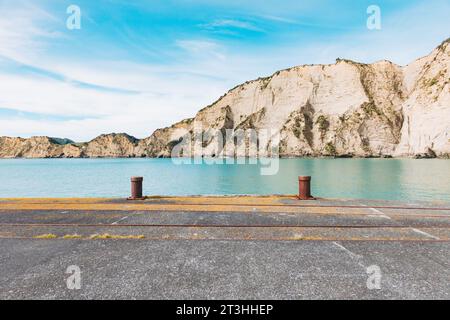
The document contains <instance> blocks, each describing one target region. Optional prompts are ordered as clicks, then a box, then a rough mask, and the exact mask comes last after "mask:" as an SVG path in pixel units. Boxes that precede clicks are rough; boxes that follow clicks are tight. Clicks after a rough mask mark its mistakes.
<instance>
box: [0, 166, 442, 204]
mask: <svg viewBox="0 0 450 320" xmlns="http://www.w3.org/2000/svg"><path fill="white" fill-rule="evenodd" d="M279 167H280V168H279V172H278V174H276V175H273V176H262V175H261V174H260V172H261V171H260V165H249V164H247V165H237V164H234V165H206V164H201V165H176V164H174V163H173V162H172V160H171V159H36V160H34V159H33V160H26V159H11V160H9V159H6V160H0V182H1V183H0V198H1V197H125V196H128V195H129V185H130V182H129V178H130V177H131V176H134V175H139V176H144V178H145V180H144V192H145V194H146V195H226V194H261V195H265V194H294V193H296V192H297V186H298V182H297V176H299V175H311V176H313V183H312V187H313V193H314V195H315V196H319V197H329V198H357V199H386V200H445V201H450V160H440V159H435V160H413V159H281V160H280V165H279Z"/></svg>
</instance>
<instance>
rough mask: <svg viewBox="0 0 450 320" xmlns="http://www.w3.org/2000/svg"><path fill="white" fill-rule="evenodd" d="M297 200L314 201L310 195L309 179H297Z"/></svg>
mask: <svg viewBox="0 0 450 320" xmlns="http://www.w3.org/2000/svg"><path fill="white" fill-rule="evenodd" d="M298 198H299V199H300V200H315V198H314V197H313V196H312V195H311V177H298Z"/></svg>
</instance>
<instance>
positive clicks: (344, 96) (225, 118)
mask: <svg viewBox="0 0 450 320" xmlns="http://www.w3.org/2000/svg"><path fill="white" fill-rule="evenodd" d="M199 125H201V127H202V129H201V130H202V133H203V135H204V137H208V138H207V139H204V141H203V142H202V146H203V148H202V149H200V150H197V151H195V155H198V156H200V155H202V156H244V155H253V154H252V153H251V152H250V153H248V151H249V150H241V151H235V150H233V148H231V147H232V146H230V145H229V144H230V143H231V144H233V143H235V142H233V141H225V142H224V143H223V144H222V143H219V145H220V146H222V145H224V146H225V148H221V147H220V148H217V145H218V140H217V138H215V135H216V133H218V132H221V133H224V132H225V131H226V130H227V129H234V130H236V129H244V130H245V129H255V130H256V131H261V130H265V129H270V130H271V132H279V133H280V149H279V150H280V151H279V152H280V155H281V156H285V157H295V156H299V157H300V156H355V157H446V158H448V157H450V40H449V39H448V40H446V41H444V42H443V43H442V44H441V45H440V46H439V47H437V48H436V49H435V50H433V52H432V53H431V54H429V55H428V56H426V57H423V58H420V59H418V60H416V61H414V62H412V63H411V64H409V65H407V66H403V67H402V66H398V65H395V64H393V63H391V62H389V61H380V62H376V63H373V64H362V63H357V62H353V61H349V60H344V59H338V60H337V61H336V63H335V64H332V65H305V66H298V67H294V68H291V69H287V70H282V71H278V72H276V73H275V74H273V75H272V76H270V77H267V78H260V79H257V80H254V81H248V82H246V83H244V84H242V85H239V86H237V87H236V88H233V89H232V90H230V91H229V92H228V93H226V94H225V95H224V96H222V97H221V98H220V99H219V100H218V101H216V102H215V103H213V104H212V105H210V106H208V107H206V108H204V109H202V110H200V111H199V112H198V113H197V115H196V116H195V118H193V119H187V120H184V121H181V122H179V123H177V124H174V125H173V126H171V127H168V128H164V129H158V130H156V131H155V132H154V133H153V134H152V135H151V136H150V137H148V138H145V139H142V140H138V139H136V138H134V137H131V136H128V135H126V134H109V135H102V136H100V137H97V138H95V139H94V140H92V141H90V142H87V143H81V144H75V143H71V142H70V141H63V140H62V141H61V140H57V139H55V138H48V137H33V138H30V139H22V138H9V137H0V157H3V158H5V157H9V158H11V157H27V158H35V157H169V156H171V151H172V149H173V147H174V146H175V145H177V144H178V143H179V141H181V140H182V139H183V137H184V138H185V139H186V134H187V133H191V134H192V133H193V132H194V131H195V128H194V126H199ZM227 146H228V147H227ZM246 152H247V153H246Z"/></svg>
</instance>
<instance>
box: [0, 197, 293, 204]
mask: <svg viewBox="0 0 450 320" xmlns="http://www.w3.org/2000/svg"><path fill="white" fill-rule="evenodd" d="M281 200H296V198H295V196H217V197H211V196H208V197H202V196H199V197H148V198H147V199H146V200H145V201H143V203H156V204H157V203H161V202H167V203H170V204H198V205H201V204H218V205H227V204H228V205H234V204H245V205H252V204H254V205H258V204H260V205H263V204H264V205H283V204H282V203H281V202H280V201H281ZM112 201H124V199H119V198H0V204H1V203H2V202H6V203H28V204H36V203H41V204H44V203H52V204H53V203H64V204H72V203H111V202H112ZM130 203H132V202H130Z"/></svg>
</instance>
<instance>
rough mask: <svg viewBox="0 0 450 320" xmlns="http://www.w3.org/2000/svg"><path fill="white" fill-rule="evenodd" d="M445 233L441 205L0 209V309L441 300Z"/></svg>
mask: <svg viewBox="0 0 450 320" xmlns="http://www.w3.org/2000/svg"><path fill="white" fill-rule="evenodd" d="M449 226H450V205H449V204H446V203H441V202H439V203H432V204H427V203H414V204H409V205H407V206H405V205H403V204H401V203H393V202H389V203H388V202H382V201H356V200H352V201H345V200H319V201H316V202H299V201H297V200H296V199H295V198H294V197H291V196H286V197H206V198H205V197H190V198H189V197H184V198H150V199H148V200H146V201H139V202H128V201H124V200H121V199H0V270H1V274H2V277H0V298H3V299H22V298H24V299H38V298H44V299H55V298H75V299H91V298H101V299H114V298H119V299H126V298H142V299H166V298H171V299H314V298H319V299H358V298H362V299H380V298H381V299H432V298H437V299H448V298H450V283H449V279H450V277H449V276H450V271H449V270H450V259H449V258H450V251H449V249H450V242H449V241H450V232H449ZM45 234H52V235H53V236H54V237H56V238H55V239H37V238H36V237H39V236H42V235H45ZM67 235H71V236H74V235H76V236H77V237H80V238H79V239H64V236H67ZM94 235H97V237H92V236H94ZM98 236H100V238H105V239H103V240H102V239H98ZM126 236H132V237H133V238H134V239H132V240H127V239H123V238H124V237H126ZM47 238H48V236H47ZM115 238H120V239H115ZM70 265H77V266H79V267H80V268H81V271H82V288H81V290H69V289H67V286H66V278H67V277H68V275H67V274H65V271H66V268H67V267H68V266H70ZM372 265H377V266H378V267H380V270H381V273H382V278H381V289H380V290H369V289H368V288H367V285H366V282H367V279H368V274H367V268H368V267H369V266H372Z"/></svg>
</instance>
